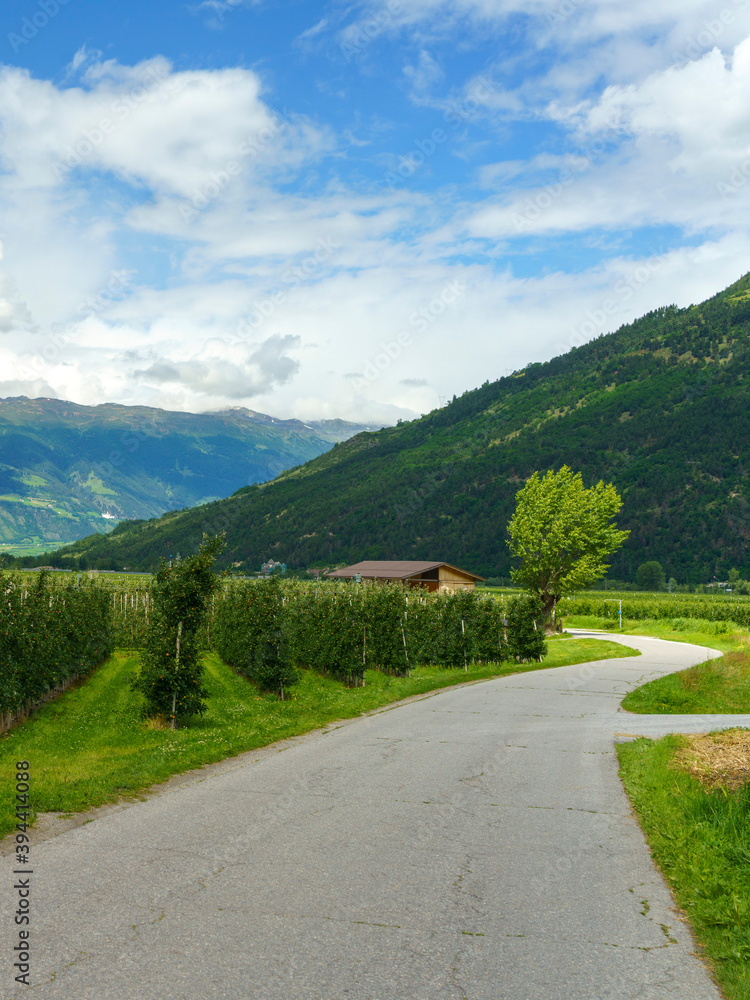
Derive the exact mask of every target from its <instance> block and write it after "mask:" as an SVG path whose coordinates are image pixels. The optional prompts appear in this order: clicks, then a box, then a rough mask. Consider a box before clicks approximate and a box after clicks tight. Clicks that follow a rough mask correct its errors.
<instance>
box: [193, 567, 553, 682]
mask: <svg viewBox="0 0 750 1000" xmlns="http://www.w3.org/2000/svg"><path fill="white" fill-rule="evenodd" d="M211 631H212V637H213V645H214V648H215V649H216V650H217V651H218V652H219V654H220V655H221V656H222V657H223V658H224V659H225V660H226V661H227V662H229V663H231V664H232V666H234V668H235V669H237V670H239V671H240V672H242V673H244V674H246V675H247V676H248V677H250V678H251V679H252V680H253V681H254V682H255V683H257V684H258V686H259V687H261V688H262V689H265V690H277V691H278V690H279V688H280V686H281V683H282V682H277V681H276V679H275V677H276V675H275V674H274V673H273V670H274V669H276V668H275V667H272V666H271V664H272V663H278V665H279V666H278V669H281V666H282V665H283V669H284V670H285V671H287V673H286V674H285V677H287V678H288V679H286V680H284V681H283V685H284V687H288V686H289V685H290V683H291V682H292V681H291V680H290V679H289V678H291V679H293V678H294V674H293V670H292V667H293V666H295V667H297V668H301V669H310V670H316V671H318V672H319V673H322V674H325V675H327V676H329V677H335V678H336V679H338V680H341V681H343V682H344V683H346V684H349V685H352V686H358V685H361V684H363V683H364V673H365V670H366V669H376V670H379V671H382V672H384V673H389V674H394V675H396V676H403V675H404V674H408V672H409V671H410V669H411V668H412V667H413V666H415V665H416V664H430V665H433V666H440V667H448V668H464V669H465V668H466V667H467V666H468V665H469V664H473V663H482V664H485V663H500V662H502V661H503V660H506V659H510V658H512V659H515V660H518V661H522V662H523V661H527V660H538V659H539V657H540V656H543V655H544V653H545V652H546V646H545V644H544V632H543V627H542V619H541V606H540V604H539V601H538V600H537V599H534V598H530V597H528V596H523V597H518V598H512V599H511V600H510V601H509V602H507V603H504V604H501V603H500V602H498V601H496V600H495V599H494V598H493V597H490V596H487V595H484V594H481V593H478V592H476V591H463V590H462V591H458V592H456V593H450V592H449V593H441V594H427V593H424V592H421V591H417V590H410V589H408V588H405V587H401V586H399V585H394V584H390V585H386V586H374V585H360V586H356V585H355V584H344V585H342V584H332V583H320V584H299V583H296V582H291V581H287V582H284V583H282V582H281V581H280V580H273V579H271V580H264V581H250V582H246V583H237V584H232V585H231V586H230V587H229V588H228V589H227V590H226V592H225V593H224V594H223V595H222V596H221V597H220V599H218V600H217V604H216V609H215V612H214V618H213V623H212V627H211ZM259 650H260V653H259ZM263 671H270V673H269V677H270V678H271V680H266V679H264V675H263Z"/></svg>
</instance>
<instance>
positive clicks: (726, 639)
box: [565, 615, 750, 653]
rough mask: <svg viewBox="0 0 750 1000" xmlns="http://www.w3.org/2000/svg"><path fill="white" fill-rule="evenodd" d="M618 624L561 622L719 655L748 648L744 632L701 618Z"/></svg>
mask: <svg viewBox="0 0 750 1000" xmlns="http://www.w3.org/2000/svg"><path fill="white" fill-rule="evenodd" d="M622 624H623V628H622V631H620V629H619V628H618V622H617V620H616V619H614V620H613V619H612V618H596V617H594V616H593V615H569V616H566V618H565V627H566V628H593V629H602V630H604V631H607V632H612V633H613V634H617V635H650V636H653V637H654V638H655V639H670V640H672V641H673V642H692V643H695V644H696V645H697V646H710V647H711V648H713V649H720V650H721V651H722V652H723V653H729V652H734V651H736V650H744V651H747V650H748V647H749V644H750V637H749V636H748V631H747V629H743V628H742V627H741V626H739V625H735V624H734V623H733V622H720V621H719V622H708V621H706V620H705V619H701V618H697V619H691V618H672V619H670V618H666V619H665V618H643V619H636V618H623V621H622Z"/></svg>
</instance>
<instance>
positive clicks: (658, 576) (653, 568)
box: [635, 559, 667, 590]
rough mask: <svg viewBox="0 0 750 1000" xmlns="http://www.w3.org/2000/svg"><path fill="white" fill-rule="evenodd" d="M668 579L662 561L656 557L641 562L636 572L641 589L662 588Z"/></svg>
mask: <svg viewBox="0 0 750 1000" xmlns="http://www.w3.org/2000/svg"><path fill="white" fill-rule="evenodd" d="M666 579H667V578H666V574H665V573H664V570H663V569H662V567H661V563H658V562H656V560H655V559H654V560H652V561H651V562H645V563H641V565H640V566H639V567H638V569H637V570H636V572H635V582H636V583H637V584H638V587H639V588H640V589H641V590H662V589H663V588H664V584H665V582H666Z"/></svg>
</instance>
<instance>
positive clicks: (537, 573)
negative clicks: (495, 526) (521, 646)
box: [508, 465, 628, 618]
mask: <svg viewBox="0 0 750 1000" xmlns="http://www.w3.org/2000/svg"><path fill="white" fill-rule="evenodd" d="M621 507H622V501H621V499H620V497H619V495H618V493H617V490H616V489H615V488H614V486H612V484H611V483H610V484H606V485H605V484H604V483H603V482H602V481H601V480H600V481H599V482H598V483H597V484H596V485H595V486H592V487H590V488H589V489H586V487H585V486H584V485H583V479H582V478H581V474H580V473H576V474H575V475H574V474H573V472H572V471H571V470H570V469H569V468H568V466H567V465H564V466H563V467H562V468H561V469H560V471H559V472H554V471H553V470H551V469H550V471H549V472H547V473H546V475H544V476H540V475H539V473H538V472H535V473H534V474H533V476H531V478H530V479H529V480H528V482H527V483H526V485H525V486H524V487H523V488H522V489H521V490H520V491H519V493H518V495H517V496H516V510H515V513H514V515H513V517H512V518H511V521H510V524H509V525H508V534H509V536H510V538H509V541H508V544H509V546H510V550H511V552H512V553H513V555H514V556H515V557H516V558H518V559H520V560H521V565H520V566H519V567H518V568H517V569H514V570H513V571H512V576H513V579H514V580H515V581H516V583H519V584H521V586H523V587H525V588H526V589H527V590H529V591H530V592H531V593H533V594H536V595H537V596H538V597H539V598H540V600H541V602H542V608H543V614H544V616H545V618H546V617H548V616H550V615H551V614H552V613H553V612H554V610H555V606H556V605H557V602H558V601H559V600H560V598H561V597H562V596H563V595H564V594H569V593H571V592H573V591H576V590H582V589H583V588H584V587H588V586H590V585H591V584H592V583H594V581H596V580H598V579H599V578H600V577H602V576H603V575H604V573H605V572H606V571H607V569H608V566H609V564H608V563H607V562H606V561H605V560H606V559H607V557H608V556H610V555H611V554H612V553H613V552H614V551H615V550H616V549H617V548H619V547H620V545H622V543H623V542H624V541H625V539H626V538H627V537H628V532H627V531H619V530H618V529H617V528H615V527H613V526H612V525H611V524H610V521H611V520H612V518H613V517H614V516H615V515H616V514H617V513H619V511H620V508H621Z"/></svg>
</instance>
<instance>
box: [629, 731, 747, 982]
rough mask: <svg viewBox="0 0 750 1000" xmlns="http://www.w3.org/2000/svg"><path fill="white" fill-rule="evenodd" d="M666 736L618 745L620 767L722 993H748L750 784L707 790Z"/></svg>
mask: <svg viewBox="0 0 750 1000" xmlns="http://www.w3.org/2000/svg"><path fill="white" fill-rule="evenodd" d="M687 743H688V740H687V739H686V738H685V737H683V736H666V737H664V739H661V740H657V741H651V740H647V739H639V740H635V741H634V742H632V743H628V744H623V745H621V746H619V747H618V757H619V761H620V774H621V776H622V779H623V783H624V785H625V789H626V791H627V793H628V795H629V796H630V801H631V802H632V804H633V806H634V808H635V810H636V812H637V814H638V816H639V818H640V821H641V825H642V827H643V829H644V832H645V833H646V836H647V837H648V841H649V845H650V847H651V851H652V854H653V857H654V859H655V861H656V862H657V864H658V865H659V866H660V868H661V870H662V872H663V873H664V875H665V877H666V879H667V881H668V882H669V884H670V886H671V887H672V890H673V892H674V894H675V896H676V898H677V901H678V903H679V904H680V906H681V907H682V908H683V909H684V910H685V911H686V913H687V914H688V916H689V918H690V920H691V923H692V925H693V929H694V931H695V933H696V935H697V937H698V939H699V941H700V943H701V946H702V948H703V950H704V954H705V956H706V957H707V958H708V960H709V963H710V964H711V965H712V967H713V969H714V971H715V974H716V978H717V980H718V981H719V983H720V985H721V987H722V989H723V991H724V995H725V996H726V997H727V1000H750V787H747V786H745V787H744V788H743V789H740V790H738V791H733V792H731V791H728V790H727V789H726V788H721V787H719V788H717V789H713V790H711V789H707V788H704V787H703V785H701V783H700V782H699V781H698V780H696V778H694V777H692V776H691V775H689V774H688V773H686V771H684V770H682V769H676V768H675V756H676V755H679V754H680V753H681V752H683V751H684V748H685V746H686V744H687Z"/></svg>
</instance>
